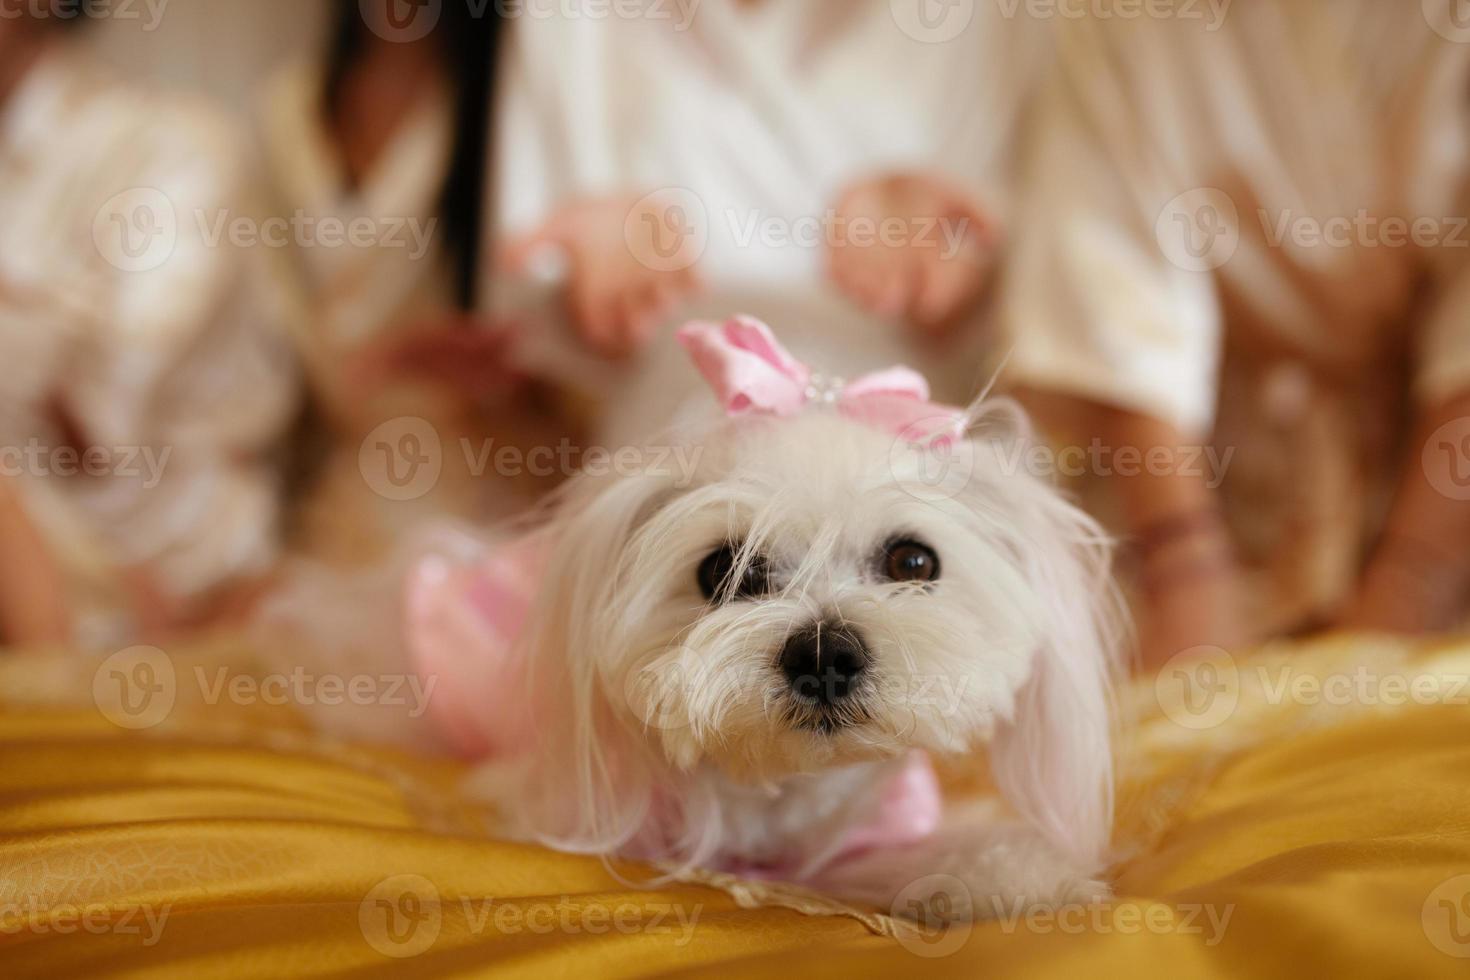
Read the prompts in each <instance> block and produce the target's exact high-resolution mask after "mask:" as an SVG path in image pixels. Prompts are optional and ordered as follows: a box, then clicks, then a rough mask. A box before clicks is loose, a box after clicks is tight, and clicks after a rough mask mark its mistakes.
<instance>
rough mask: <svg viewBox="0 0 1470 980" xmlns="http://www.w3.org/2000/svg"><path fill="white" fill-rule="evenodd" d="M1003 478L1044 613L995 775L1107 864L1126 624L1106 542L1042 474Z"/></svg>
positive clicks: (1042, 824) (1036, 813)
mask: <svg viewBox="0 0 1470 980" xmlns="http://www.w3.org/2000/svg"><path fill="white" fill-rule="evenodd" d="M1002 483H1003V484H1004V489H1003V490H1002V492H1003V493H1005V495H1006V496H1007V497H1008V498H1009V500H1008V504H1007V508H1008V509H1007V511H1006V513H1007V518H1008V520H1012V521H1014V523H1013V525H1012V527H1013V531H1014V538H1013V541H1012V545H1013V547H1014V548H1015V552H1016V558H1017V561H1018V562H1019V564H1020V568H1021V571H1022V574H1023V575H1024V576H1025V578H1026V580H1027V582H1028V585H1029V587H1030V590H1031V591H1032V593H1033V594H1034V596H1035V599H1036V602H1037V603H1038V605H1037V608H1038V609H1039V610H1040V611H1041V615H1042V617H1043V620H1044V622H1042V623H1041V624H1040V626H1041V639H1040V642H1039V645H1038V648H1037V649H1036V650H1035V652H1034V654H1033V660H1032V667H1031V674H1030V677H1029V679H1028V680H1027V681H1026V683H1025V685H1024V686H1023V687H1022V689H1021V691H1020V692H1019V694H1018V696H1017V699H1016V706H1015V714H1014V716H1013V717H1012V718H1011V719H1010V721H1009V722H1007V723H1005V724H1004V725H1002V726H1001V728H1000V729H999V730H998V731H997V733H996V737H995V739H994V741H993V742H992V746H991V754H990V758H991V769H992V774H993V777H994V779H995V782H996V785H997V787H998V788H999V789H1000V791H1001V793H1002V794H1003V795H1004V796H1005V797H1006V798H1007V799H1008V800H1009V802H1010V803H1011V805H1012V806H1013V807H1014V808H1015V809H1016V810H1017V811H1018V812H1019V813H1020V814H1021V816H1022V817H1023V818H1025V819H1026V820H1027V821H1028V822H1030V823H1031V824H1033V825H1034V826H1035V827H1036V828H1037V829H1038V830H1039V831H1040V832H1041V833H1042V834H1044V835H1045V836H1046V837H1047V838H1048V839H1049V840H1050V841H1051V842H1052V843H1053V844H1054V845H1055V846H1056V847H1057V848H1058V849H1059V850H1061V851H1062V853H1064V854H1067V855H1069V856H1072V857H1073V858H1075V859H1076V860H1078V861H1080V862H1083V863H1086V864H1088V865H1093V866H1097V867H1100V866H1101V865H1102V864H1103V863H1105V860H1106V854H1107V851H1108V844H1109V838H1110V836H1111V832H1112V817H1113V760H1112V737H1111V736H1112V726H1113V712H1112V685H1113V680H1114V676H1115V674H1116V670H1117V663H1118V654H1119V650H1120V647H1121V645H1122V641H1123V634H1124V630H1123V627H1122V622H1123V616H1122V614H1121V611H1120V610H1121V603H1120V601H1119V599H1118V596H1117V592H1116V590H1115V589H1114V587H1113V585H1112V581H1111V577H1110V574H1109V559H1110V547H1109V544H1108V542H1107V539H1106V537H1105V535H1104V533H1103V532H1102V530H1101V528H1100V527H1099V526H1098V525H1097V524H1096V523H1095V522H1094V521H1093V520H1092V519H1091V518H1089V517H1088V516H1086V515H1085V514H1083V513H1082V512H1081V511H1079V510H1078V509H1076V508H1075V507H1073V506H1072V505H1071V504H1070V503H1068V502H1067V501H1066V500H1065V499H1064V498H1063V497H1062V496H1061V495H1060V494H1059V493H1058V492H1057V491H1056V489H1055V488H1053V487H1051V486H1049V485H1047V484H1046V483H1045V482H1043V481H1042V480H1040V479H1036V478H1034V477H1028V476H1026V475H1025V474H1011V475H1008V476H1006V477H1005V478H1004V479H1003V481H1002Z"/></svg>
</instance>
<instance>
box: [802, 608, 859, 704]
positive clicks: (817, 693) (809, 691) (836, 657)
mask: <svg viewBox="0 0 1470 980" xmlns="http://www.w3.org/2000/svg"><path fill="white" fill-rule="evenodd" d="M867 666H868V651H867V648H866V647H864V646H863V641H862V637H861V636H859V635H858V634H857V633H856V632H854V631H853V630H852V629H850V628H849V627H845V626H828V625H825V624H822V625H818V626H813V627H810V628H809V629H804V630H801V631H800V632H798V633H793V634H792V635H791V638H790V639H788V640H787V641H786V646H785V647H784V648H783V649H782V650H781V670H782V672H783V673H785V674H786V679H787V680H788V681H790V682H791V689H792V690H793V691H795V692H796V694H797V696H799V697H802V698H805V699H808V700H811V701H816V702H818V703H820V704H836V703H837V702H838V701H840V700H842V699H843V698H845V697H847V696H848V695H849V694H851V693H852V690H853V688H854V687H856V686H857V680H858V677H859V675H861V674H862V672H863V671H864V670H866V669H867Z"/></svg>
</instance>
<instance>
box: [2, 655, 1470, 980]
mask: <svg viewBox="0 0 1470 980" xmlns="http://www.w3.org/2000/svg"><path fill="white" fill-rule="evenodd" d="M218 656H222V655H221V654H219V653H218V652H206V653H188V654H180V655H177V659H178V661H179V662H180V663H183V662H185V661H188V660H190V659H191V658H197V659H200V660H201V661H208V660H210V658H217V657H218ZM95 667H96V665H95V664H86V663H84V662H82V661H78V660H75V659H69V660H66V661H64V662H63V661H61V660H58V659H55V658H43V657H8V658H6V659H4V660H3V661H0V966H3V972H4V973H5V975H7V976H17V977H19V976H101V975H133V976H178V975H188V976H191V977H198V978H208V977H240V976H315V975H327V974H334V975H335V974H354V975H377V974H381V975H390V974H391V975H409V976H441V975H442V976H450V975H455V976H488V977H498V976H509V977H519V976H535V977H542V976H576V977H585V976H594V977H640V976H655V975H671V974H689V975H706V976H727V975H728V976H765V975H771V976H811V977H819V976H833V977H838V976H840V977H843V978H845V980H850V978H853V977H864V976H873V977H891V976H896V975H901V976H930V975H933V976H964V977H975V976H986V977H1002V976H1012V975H1014V976H1025V977H1049V976H1056V977H1071V976H1075V975H1086V976H1102V977H1129V978H1132V980H1138V978H1145V977H1151V976H1162V977H1168V978H1171V980H1172V978H1191V977H1199V978H1216V977H1232V976H1240V975H1253V976H1256V975H1264V976H1299V975H1331V976H1336V977H1359V976H1362V977H1381V976H1416V977H1437V976H1444V977H1462V976H1467V975H1470V707H1467V704H1466V702H1467V701H1470V686H1467V687H1465V688H1463V689H1461V690H1458V691H1456V690H1455V689H1454V686H1453V685H1454V683H1455V682H1456V679H1457V678H1459V677H1461V676H1463V675H1466V674H1467V672H1470V671H1467V668H1470V646H1465V645H1439V646H1435V647H1431V648H1425V649H1420V650H1408V649H1406V648H1404V647H1402V646H1401V645H1398V644H1394V643H1391V642H1389V641H1384V640H1373V639H1371V638H1353V637H1340V638H1336V639H1334V640H1331V641H1328V642H1325V643H1321V644H1317V645H1314V646H1311V647H1301V648H1298V647H1277V648H1273V649H1269V650H1265V651H1261V652H1260V653H1259V654H1257V655H1255V656H1253V657H1249V658H1246V657H1242V658H1228V659H1227V661H1226V662H1224V663H1222V664H1220V665H1217V667H1222V668H1223V672H1222V671H1221V670H1219V669H1217V670H1214V671H1212V672H1210V673H1208V674H1207V675H1201V676H1191V675H1188V674H1179V675H1177V676H1175V677H1171V676H1170V675H1169V674H1168V673H1167V671H1166V674H1165V675H1161V679H1160V681H1158V682H1157V683H1154V682H1148V683H1139V684H1137V685H1135V686H1134V687H1133V688H1132V689H1130V690H1129V691H1127V692H1125V697H1124V698H1123V704H1124V709H1125V711H1126V713H1127V714H1128V715H1129V717H1130V718H1131V719H1132V725H1131V726H1130V728H1129V729H1128V732H1127V734H1126V736H1125V738H1124V740H1123V744H1122V746H1121V751H1120V758H1121V764H1122V766H1123V772H1124V778H1123V782H1122V785H1121V786H1120V808H1119V810H1120V812H1119V826H1118V831H1117V835H1116V841H1117V844H1118V848H1119V852H1120V854H1122V855H1124V857H1123V859H1122V861H1121V863H1120V865H1119V866H1118V867H1117V868H1116V869H1115V874H1114V876H1113V880H1114V882H1115V885H1116V891H1117V894H1116V896H1115V897H1114V899H1113V900H1112V901H1110V902H1108V903H1106V904H1104V905H1101V906H1098V907H1095V908H1091V907H1075V908H1071V909H1068V910H1065V912H1064V913H1063V914H1061V915H1045V914H1042V915H1036V914H1033V915H1029V916H1028V915H1026V914H1023V913H1020V912H1018V911H1016V910H1014V909H1009V908H1006V907H1005V906H1004V905H1002V906H999V907H997V908H996V909H995V910H996V911H999V912H1001V913H1002V914H1001V918H1000V919H999V921H991V922H985V923H980V924H977V925H974V926H950V927H947V928H931V929H915V928H914V927H912V926H910V925H908V924H905V923H902V922H899V921H897V920H893V919H890V918H888V917H887V916H886V915H884V914H883V913H885V912H887V911H888V910H866V909H865V910H852V914H843V912H842V910H841V909H839V908H837V907H836V906H835V905H833V904H832V903H827V902H824V901H823V900H822V899H821V898H820V897H816V896H809V895H806V894H805V893H803V892H801V891H800V890H797V889H784V888H779V887H766V886H762V885H760V884H740V883H733V882H731V881H730V880H728V879H724V878H721V877H720V876H707V877H706V878H705V879H703V881H704V883H686V884H680V885H676V886H669V887H663V888H640V887H638V886H637V885H636V884H635V882H636V881H638V880H641V879H646V878H647V877H648V876H649V875H651V874H652V872H650V871H649V870H648V869H643V868H637V867H632V866H628V867H623V866H619V867H618V868H616V869H610V868H608V867H605V866H604V865H603V864H602V862H600V861H598V860H596V859H593V858H586V857H578V856H572V855H565V854H557V853H554V852H551V851H547V850H544V849H540V848H535V847H528V846H522V845H517V844H510V843H505V842H500V841H496V840H493V839H491V838H490V837H488V836H487V835H486V833H485V830H484V828H485V826H486V814H485V813H483V812H482V811H481V810H480V808H479V807H478V806H476V805H475V804H474V803H473V802H471V801H467V800H465V799H463V798H462V797H461V796H460V795H459V791H458V786H459V783H460V779H461V777H462V776H463V771H462V769H461V768H460V767H459V766H457V765H455V764H452V763H448V762H444V761H441V760H430V759H425V758H420V757H416V756H413V755H410V754H405V753H401V752H396V751H389V750H383V749H376V748H371V747H366V746H358V745H347V744H342V743H338V742H334V741H331V740H327V739H324V738H321V737H318V736H315V735H313V734H311V733H310V732H309V731H308V730H307V729H306V728H305V727H304V725H303V724H302V723H301V721H300V719H299V718H296V717H295V716H294V715H293V714H292V713H291V712H290V711H289V710H287V709H284V708H282V709H279V710H276V709H269V710H268V709H266V708H264V707H262V706H260V705H249V706H242V705H233V704H213V705H198V704H189V703H187V702H186V699H182V698H181V699H180V702H179V705H178V707H177V708H176V709H175V710H174V711H172V712H171V713H170V716H169V717H168V718H167V719H166V720H164V721H162V722H161V723H159V724H156V725H151V726H149V727H146V728H143V729H141V730H128V729H126V728H124V727H120V726H119V725H117V724H115V723H114V721H113V720H111V719H109V717H107V715H106V713H105V712H104V711H101V710H99V709H98V707H97V706H96V705H94V704H91V703H87V700H86V698H82V699H80V700H77V699H73V700H72V703H71V704H66V703H63V701H64V700H65V699H59V698H57V697H56V696H55V695H56V691H57V690H58V687H61V688H65V687H68V686H70V687H72V688H73V693H75V692H76V691H82V692H86V691H90V690H91V686H90V685H91V682H92V679H93V678H92V672H93V671H94V670H95ZM1190 669H1194V668H1190ZM1363 669H1366V670H1368V671H1369V672H1370V674H1371V675H1372V677H1373V678H1374V679H1373V680H1372V683H1374V684H1377V685H1378V688H1377V689H1379V690H1387V685H1385V684H1384V678H1385V677H1386V676H1397V675H1399V674H1402V675H1403V676H1404V677H1405V678H1413V677H1421V678H1422V677H1432V678H1435V679H1437V681H1438V682H1439V685H1438V686H1437V687H1435V688H1434V690H1435V691H1436V692H1437V693H1436V694H1435V696H1434V698H1433V699H1425V698H1420V699H1418V700H1415V699H1413V698H1409V699H1407V700H1403V699H1397V698H1382V697H1379V698H1376V699H1375V698H1374V697H1367V696H1364V695H1363V694H1362V693H1361V692H1359V693H1358V694H1356V695H1354V696H1353V697H1351V698H1349V699H1348V700H1347V701H1346V702H1343V703H1338V702H1337V701H1335V700H1334V699H1333V698H1332V697H1329V696H1328V695H1326V694H1323V693H1322V690H1321V689H1319V690H1318V693H1316V694H1313V693H1312V690H1311V684H1310V683H1308V682H1313V681H1314V680H1315V681H1320V680H1321V679H1322V678H1324V677H1326V678H1333V677H1340V676H1341V677H1350V676H1354V672H1357V671H1360V670H1363ZM42 677H44V678H47V681H46V683H44V684H42V683H39V682H38V681H37V678H42ZM1222 677H1223V678H1224V679H1223V680H1222ZM1304 678H1305V680H1303V679H1304ZM1176 682H1177V683H1178V684H1179V685H1181V686H1180V690H1179V691H1171V689H1170V685H1171V684H1175V683H1176ZM1190 684H1198V685H1199V690H1198V691H1194V692H1192V693H1195V694H1198V693H1199V691H1206V690H1212V691H1214V694H1215V696H1216V697H1226V698H1227V701H1228V702H1229V704H1228V707H1229V710H1228V711H1217V712H1216V714H1218V717H1213V718H1212V717H1205V716H1195V715H1190V714H1188V713H1181V711H1182V710H1183V709H1182V708H1181V704H1186V705H1187V706H1188V707H1189V709H1190V710H1194V709H1197V708H1198V707H1199V706H1200V704H1202V703H1203V702H1201V701H1199V700H1198V699H1197V698H1196V699H1195V700H1193V701H1188V702H1182V701H1180V700H1179V699H1178V698H1177V697H1176V695H1179V694H1181V692H1182V693H1183V695H1185V696H1188V695H1189V694H1190V693H1191V691H1190V689H1189V688H1188V685H1190ZM1293 684H1295V685H1297V686H1295V687H1293V686H1292V685H1293ZM1210 685H1212V686H1210ZM1425 690H1428V688H1425ZM1456 694H1458V695H1459V697H1458V698H1457V697H1456V696H1455V695H1456ZM1427 700H1432V701H1434V702H1437V703H1425V702H1426V701H1427ZM1389 701H1392V702H1393V703H1386V702H1389ZM1446 701H1448V702H1451V703H1442V702H1446ZM1206 714H1208V713H1206ZM1201 717H1203V720H1204V721H1205V722H1208V723H1207V724H1201ZM926 870H927V869H915V875H916V877H917V876H920V875H922V874H923V873H924V872H925V871H926Z"/></svg>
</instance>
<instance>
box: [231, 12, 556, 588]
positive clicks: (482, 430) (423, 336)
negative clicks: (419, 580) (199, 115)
mask: <svg viewBox="0 0 1470 980" xmlns="http://www.w3.org/2000/svg"><path fill="white" fill-rule="evenodd" d="M407 9H408V11H409V13H410V14H413V13H414V9H413V8H407ZM332 10H333V16H332V21H331V24H330V27H329V32H328V37H327V41H326V44H325V46H324V49H323V51H322V54H321V56H320V57H319V58H317V59H314V60H311V61H306V62H301V63H296V64H291V65H289V66H287V67H286V68H284V69H282V70H281V71H279V72H278V73H276V75H275V76H274V77H273V78H271V79H270V81H269V83H268V84H267V86H266V88H265V92H264V98H263V102H262V106H261V123H260V126H261V133H262V139H263V144H264V155H265V160H266V167H267V170H268V172H269V174H270V177H271V181H272V184H273V187H274V194H275V208H276V210H277V212H278V215H279V216H281V217H285V218H289V219H291V220H293V221H295V222H297V224H296V226H295V229H294V230H293V241H292V247H291V248H290V249H288V250H286V259H287V261H286V262H285V263H283V268H282V270H281V271H282V272H283V273H284V274H285V275H286V278H287V280H288V281H289V283H290V284H291V287H292V293H293V295H294V296H295V297H296V299H297V301H298V302H297V307H298V317H297V322H298V329H297V337H298V342H299V345H300V347H301V349H302V352H303V355H304V359H305V361H306V363H307V364H308V366H309V373H310V379H311V382H312V392H313V395H314V398H315V405H316V407H317V408H318V409H319V410H320V414H319V417H317V418H315V419H313V420H311V421H310V422H309V423H308V424H307V426H306V428H305V430H304V431H305V433H308V434H311V435H314V436H315V438H316V440H317V442H318V443H319V444H318V445H317V446H316V447H315V449H314V450H313V451H314V452H315V454H316V455H317V456H318V457H320V458H319V459H318V460H317V461H316V464H315V465H314V467H312V468H314V469H316V470H317V471H318V472H317V474H316V475H315V478H314V479H313V480H312V481H311V482H310V483H309V485H308V486H307V487H305V488H304V492H305V496H306V501H305V503H304V520H303V521H302V522H301V525H300V528H299V531H300V534H301V538H302V540H301V541H300V542H299V543H300V545H301V548H302V550H304V551H308V552H311V553H312V554H314V555H317V556H319V557H328V558H334V559H342V560H345V561H357V560H361V559H367V558H371V557H374V556H375V555H377V554H378V553H379V552H380V551H381V549H382V548H384V547H385V546H387V545H388V544H389V543H390V542H391V540H392V539H393V538H394V537H395V536H396V535H397V534H398V533H399V532H401V531H403V530H404V529H406V528H408V527H410V526H413V525H416V524H419V523H421V522H423V521H425V520H430V519H433V518H435V517H438V516H452V517H459V518H465V519H470V518H473V519H479V520H484V519H490V518H495V517H503V516H507V515H508V514H510V513H513V512H515V511H516V510H518V509H520V508H521V507H524V506H525V505H526V504H527V503H528V502H529V500H530V499H531V494H532V492H533V491H534V490H536V489H540V485H539V484H537V483H535V481H530V482H529V483H528V485H526V486H518V487H512V486H510V485H509V481H507V480H496V479H489V480H477V479H475V477H476V476H479V475H483V474H476V473H473V472H470V471H468V469H467V464H468V463H469V462H470V461H472V460H473V458H474V457H473V454H468V455H467V454H466V453H463V452H461V451H460V445H461V443H460V442H459V440H460V439H466V440H470V442H469V443H468V444H469V445H472V446H473V447H474V448H475V451H476V452H478V451H479V448H480V446H481V445H483V444H485V442H486V440H489V439H495V440H496V442H497V444H499V445H505V444H507V443H513V442H515V441H516V440H517V439H523V440H534V439H537V438H540V439H543V440H545V439H548V438H553V439H554V438H556V435H555V434H554V430H555V423H554V421H553V420H552V419H551V415H552V414H553V413H552V412H550V411H549V410H548V409H547V408H546V403H545V401H544V400H542V399H540V398H539V395H540V394H541V393H540V391H539V390H538V389H537V388H535V387H534V386H531V385H528V384H525V383H523V382H524V380H525V379H523V378H521V377H519V376H518V375H517V374H516V373H515V372H514V370H513V369H511V368H510V366H509V363H508V359H507V352H508V342H509V335H508V333H507V331H506V330H505V329H503V328H502V327H500V326H497V325H493V324H490V323H488V322H486V321H485V320H484V318H481V317H477V316H476V315H475V312H474V311H475V308H476V293H477V288H478V286H479V277H480V276H479V272H480V267H481V256H480V249H481V242H482V224H483V222H482V215H483V213H484V210H485V209H484V206H483V199H484V192H485V181H486V171H487V167H488V161H489V152H490V150H489V148H490V141H489V126H490V106H491V103H490V98H491V97H490V93H491V84H492V78H493V75H494V65H495V51H496V39H497V36H498V34H499V28H500V19H499V17H498V16H497V14H496V7H495V6H494V5H487V6H485V7H484V8H483V9H480V8H478V7H477V6H476V5H472V4H466V3H460V2H452V3H445V4H442V5H436V6H435V8H434V13H435V15H436V19H435V20H434V22H433V26H432V29H427V30H423V31H417V30H411V29H405V27H404V25H403V24H401V23H400V22H399V21H398V20H395V19H394V18H395V16H396V13H401V12H402V11H401V10H400V9H399V6H398V5H397V3H396V0H381V2H380V3H367V4H363V3H359V2H358V0H339V2H336V3H334V4H333V5H332ZM395 12H396V13H395ZM408 27H409V28H411V27H412V24H411V23H410V24H409V25H408ZM354 228H355V229H361V231H359V232H355V233H353V234H352V236H351V237H348V238H345V239H344V238H343V236H342V235H341V234H338V235H337V240H335V241H334V240H332V239H330V238H329V236H330V235H331V234H333V232H334V230H337V229H344V230H345V229H354ZM406 418H415V419H416V418H423V419H425V420H426V421H428V422H429V423H430V424H431V425H432V426H433V428H434V429H435V432H436V433H437V435H438V437H439V440H440V445H441V448H442V450H443V452H442V461H443V465H444V473H443V475H442V476H441V477H440V478H439V479H438V480H437V481H436V484H435V486H434V487H432V488H431V489H429V490H427V491H426V492H425V493H424V494H423V495H421V496H419V497H416V498H415V499H412V500H402V499H389V498H385V497H383V496H381V495H378V494H376V493H375V492H374V490H373V488H372V487H370V486H369V485H368V484H367V483H366V482H365V476H364V473H363V472H361V470H360V467H359V452H360V450H362V447H363V446H364V441H365V440H367V441H368V442H369V443H372V442H374V441H375V440H377V439H378V437H377V436H375V435H374V433H379V434H380V435H381V439H382V444H383V446H385V447H386V449H387V451H388V452H390V453H392V452H396V451H397V447H396V440H397V439H398V438H399V437H400V433H399V432H398V431H397V430H396V429H394V425H395V422H394V420H398V419H406ZM385 423H386V424H387V425H388V427H389V428H388V429H381V430H380V429H379V428H378V427H379V426H381V425H384V424H385ZM390 430H391V431H390ZM456 437H458V438H456ZM373 448H374V447H373V446H371V445H369V446H368V450H367V451H369V452H371V451H372V450H373Z"/></svg>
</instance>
